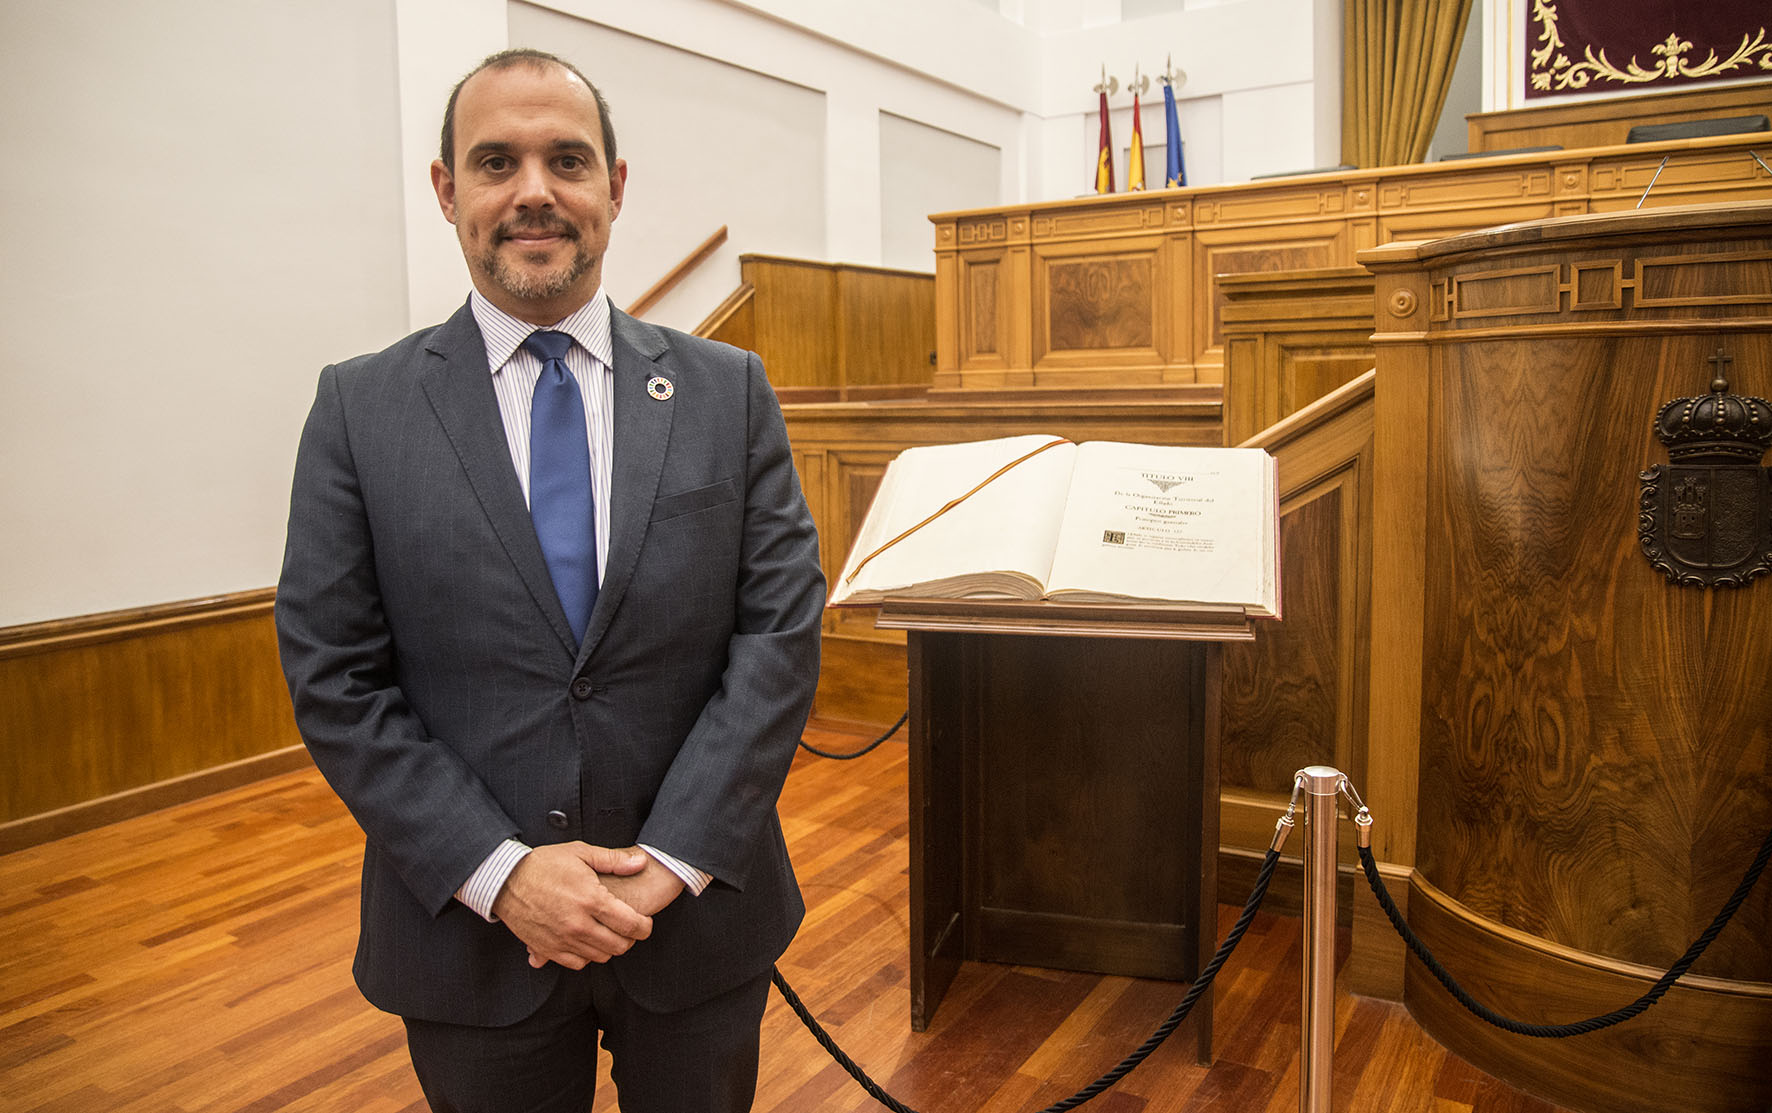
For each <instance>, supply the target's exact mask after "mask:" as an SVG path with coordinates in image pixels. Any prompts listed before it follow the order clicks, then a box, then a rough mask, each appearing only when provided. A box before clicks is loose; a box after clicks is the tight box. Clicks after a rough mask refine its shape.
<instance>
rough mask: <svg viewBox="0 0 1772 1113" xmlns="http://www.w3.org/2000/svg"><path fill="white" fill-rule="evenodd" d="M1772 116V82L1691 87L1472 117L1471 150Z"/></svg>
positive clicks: (1611, 141) (1591, 143)
mask: <svg viewBox="0 0 1772 1113" xmlns="http://www.w3.org/2000/svg"><path fill="white" fill-rule="evenodd" d="M1750 115H1767V116H1772V82H1767V81H1761V82H1754V83H1752V84H1748V85H1731V86H1728V87H1726V88H1721V89H1718V88H1709V89H1686V90H1684V91H1679V92H1669V93H1651V94H1649V95H1647V96H1641V97H1610V98H1607V99H1605V100H1589V101H1579V102H1577V103H1574V104H1570V103H1566V102H1555V101H1553V102H1550V103H1541V104H1535V105H1531V106H1528V107H1526V108H1514V109H1508V110H1505V111H1499V112H1473V113H1471V114H1469V115H1467V116H1466V117H1465V118H1464V119H1465V126H1466V128H1467V130H1468V132H1469V139H1470V146H1469V149H1470V150H1472V151H1506V150H1512V149H1514V148H1518V147H1543V146H1547V145H1551V144H1555V145H1558V146H1562V147H1609V146H1614V145H1617V144H1621V143H1623V142H1624V140H1625V136H1626V135H1628V134H1629V133H1630V129H1631V128H1633V127H1635V126H1636V125H1638V124H1671V123H1677V122H1680V121H1683V120H1709V119H1716V118H1718V117H1721V116H1750Z"/></svg>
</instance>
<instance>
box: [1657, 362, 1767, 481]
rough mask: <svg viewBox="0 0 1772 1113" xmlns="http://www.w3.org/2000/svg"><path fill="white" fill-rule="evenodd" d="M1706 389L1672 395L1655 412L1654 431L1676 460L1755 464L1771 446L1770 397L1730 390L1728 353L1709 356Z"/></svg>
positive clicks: (1683, 461)
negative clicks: (1711, 372) (1713, 370)
mask: <svg viewBox="0 0 1772 1113" xmlns="http://www.w3.org/2000/svg"><path fill="white" fill-rule="evenodd" d="M1712 362H1713V363H1716V364H1717V377H1716V378H1715V379H1712V380H1711V384H1710V393H1709V394H1700V395H1697V396H1695V397H1692V398H1675V399H1674V400H1673V401H1672V402H1669V403H1667V404H1666V405H1665V406H1663V407H1661V411H1660V412H1659V413H1657V414H1656V415H1655V435H1656V436H1658V437H1660V438H1661V443H1662V444H1664V445H1666V446H1667V458H1668V459H1669V460H1671V461H1673V462H1674V463H1676V464H1757V463H1759V462H1760V457H1762V456H1764V455H1765V454H1766V449H1767V448H1768V447H1772V403H1769V402H1767V401H1766V400H1765V399H1764V398H1753V397H1749V396H1747V395H1742V394H1732V393H1730V391H1729V380H1728V379H1726V378H1724V377H1723V365H1724V364H1725V363H1727V362H1728V357H1727V356H1721V355H1719V356H1717V357H1713V358H1712Z"/></svg>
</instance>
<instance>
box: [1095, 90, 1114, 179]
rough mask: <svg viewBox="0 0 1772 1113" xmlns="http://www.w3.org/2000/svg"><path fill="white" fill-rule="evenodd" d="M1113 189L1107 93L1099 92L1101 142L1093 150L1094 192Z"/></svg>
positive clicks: (1112, 158)
mask: <svg viewBox="0 0 1772 1113" xmlns="http://www.w3.org/2000/svg"><path fill="white" fill-rule="evenodd" d="M1113 191H1114V137H1113V135H1112V134H1111V133H1110V132H1109V131H1108V113H1107V94H1106V93H1105V92H1104V93H1102V94H1101V144H1100V146H1099V147H1097V148H1096V151H1095V192H1097V193H1112V192H1113Z"/></svg>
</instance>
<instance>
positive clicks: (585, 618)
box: [277, 50, 824, 1113]
mask: <svg viewBox="0 0 1772 1113" xmlns="http://www.w3.org/2000/svg"><path fill="white" fill-rule="evenodd" d="M431 177H432V183H433V185H434V186H435V188H436V192H437V198H438V201H439V203H440V205H441V206H442V210H443V214H444V216H445V217H446V218H447V219H449V220H450V222H451V223H453V224H454V225H455V226H456V230H457V236H458V238H459V239H460V241H461V245H462V251H463V254H464V255H465V257H466V259H467V262H468V268H469V271H470V273H471V276H472V279H473V284H474V293H473V294H472V295H471V296H470V298H469V302H468V304H467V305H465V306H463V308H462V309H461V310H459V311H458V312H457V313H456V314H455V315H454V316H453V317H451V318H450V319H449V320H448V321H447V322H445V323H444V324H442V325H440V326H438V327H436V328H432V329H426V330H424V331H422V332H419V333H416V334H414V335H413V336H410V337H408V338H406V339H405V340H402V341H400V342H399V343H397V344H395V345H394V346H393V347H391V348H388V349H387V350H386V351H383V352H380V353H378V354H375V355H371V356H364V357H360V358H358V359H354V360H350V361H348V362H345V363H342V364H338V365H335V366H332V367H328V368H326V370H325V371H324V372H323V373H322V375H321V378H320V385H319V392H318V395H317V397H316V400H315V402H314V407H313V410H312V412H311V414H310V415H309V418H308V422H307V426H306V429H305V430H304V432H303V434H302V441H301V447H300V452H299V455H298V459H297V463H296V473H295V482H294V491H293V495H292V499H291V507H290V519H289V539H288V547H287V550H286V553H285V557H284V566H283V574H282V578H281V581H280V583H279V588H278V595H277V628H278V634H279V639H280V644H281V649H282V656H283V664H284V669H285V672H286V674H287V676H288V680H289V686H290V692H291V695H292V697H293V700H294V704H295V709H296V717H297V721H298V723H299V724H300V727H301V731H302V735H303V737H304V739H305V740H306V741H307V744H308V747H309V749H310V751H311V752H312V753H313V756H314V761H315V764H316V765H318V766H319V768H320V770H321V771H322V772H323V773H324V774H325V775H326V778H327V780H328V781H329V782H330V783H331V784H332V786H333V787H334V788H335V789H336V790H337V792H338V794H339V795H340V797H341V798H342V799H343V800H344V801H345V803H346V804H347V805H348V806H349V807H350V809H351V812H352V814H353V815H354V816H355V817H356V819H357V821H358V822H359V823H360V824H361V825H362V826H363V829H364V830H365V832H366V833H367V836H368V839H367V847H366V850H365V853H364V861H363V906H362V930H361V935H360V938H359V944H358V950H357V958H356V963H355V968H354V969H355V973H356V977H357V982H358V984H359V986H360V987H361V988H362V990H363V993H364V995H365V996H366V997H368V998H369V1000H370V1001H371V1002H372V1003H374V1004H375V1005H377V1006H378V1007H380V1008H383V1009H386V1010H388V1011H390V1012H393V1013H397V1014H399V1015H400V1016H401V1017H403V1018H404V1019H405V1022H406V1026H407V1033H408V1043H409V1046H410V1049H411V1052H412V1058H413V1065H414V1068H415V1070H416V1071H417V1073H418V1076H419V1080H420V1083H421V1084H422V1086H423V1087H424V1090H425V1094H426V1097H427V1098H428V1099H429V1100H430V1101H431V1103H432V1105H433V1107H434V1108H436V1109H439V1110H463V1111H467V1110H487V1111H491V1110H501V1111H502V1110H538V1111H539V1110H575V1111H577V1110H584V1109H588V1108H589V1106H590V1101H591V1095H592V1090H593V1087H594V1085H595V1080H596V1046H595V1045H596V1042H597V1039H598V1037H599V1034H601V1038H602V1041H603V1044H604V1046H605V1047H607V1048H609V1049H610V1050H611V1052H612V1053H613V1055H614V1068H613V1074H614V1078H615V1082H616V1087H617V1089H618V1091H619V1093H620V1099H621V1105H622V1108H623V1109H624V1110H627V1111H629V1113H646V1111H649V1110H650V1111H657V1113H666V1111H668V1113H688V1111H693V1110H704V1109H705V1110H742V1109H748V1108H749V1107H750V1104H751V1100H752V1097H753V1095H754V1092H755V1085H756V1071H757V1042H758V1025H759V1023H760V1021H761V1017H762V1011H763V1005H764V1000H765V997H766V995H767V992H768V973H769V969H770V966H771V964H772V963H773V962H774V960H775V959H776V958H777V957H778V956H779V955H780V954H781V952H782V951H783V950H784V949H785V948H786V946H787V943H788V941H789V939H790V938H792V936H793V933H794V931H795V929H796V928H797V926H798V925H799V922H800V918H801V916H802V915H803V913H804V906H803V905H802V903H801V901H800V896H799V890H798V887H797V885H796V884H795V881H794V877H793V872H792V869H791V867H790V866H789V864H788V859H787V853H786V849H785V846H784V844H783V841H782V835H781V829H780V825H779V823H778V822H777V818H776V814H775V803H776V799H777V797H778V795H779V793H780V790H781V785H782V781H783V779H784V778H785V777H786V774H787V769H788V766H789V764H790V762H791V760H792V758H793V754H794V748H795V744H796V742H797V741H798V739H799V736H800V733H801V731H802V729H803V727H804V724H805V720H806V716H807V713H808V710H809V708H810V705H811V698H812V692H813V688H814V686H815V683H816V680H817V674H818V646H819V616H820V612H821V610H822V607H823V604H824V580H823V577H822V575H821V574H820V572H819V564H818V542H817V537H816V535H815V534H814V532H813V527H812V521H811V517H810V515H809V514H808V512H807V509H806V504H805V500H804V498H803V497H802V495H801V492H800V489H799V485H798V481H797V479H796V477H795V474H794V468H793V462H792V459H791V456H790V454H789V449H788V443H787V435H786V430H785V427H784V425H783V422H782V418H781V412H780V408H779V406H778V405H777V404H776V401H775V396H774V394H773V393H772V392H771V391H770V389H769V386H768V384H767V382H766V381H765V379H764V377H763V372H762V367H761V365H760V364H759V362H758V360H757V358H756V357H755V356H754V355H751V354H749V353H745V352H741V351H738V350H736V349H733V348H729V347H726V346H724V345H719V344H714V343H711V342H708V341H703V340H698V339H695V338H693V337H688V336H684V335H682V334H680V333H676V332H671V331H668V330H665V329H660V328H655V327H652V326H650V325H646V324H643V323H641V322H639V321H636V320H633V319H632V318H630V317H628V316H626V315H625V314H622V313H620V312H618V311H615V310H613V309H612V308H610V307H609V305H608V302H607V300H606V299H605V297H604V295H603V293H602V260H603V253H604V250H605V248H606V247H607V244H608V240H609V230H610V225H611V223H612V222H613V220H614V219H615V217H616V215H617V213H619V212H620V209H621V201H622V195H623V191H624V189H625V186H626V180H627V166H626V163H625V162H624V161H622V160H621V159H618V158H616V157H615V136H614V131H613V129H612V127H611V125H610V120H609V115H608V111H607V107H606V105H604V103H603V99H602V96H601V94H600V93H598V92H597V91H596V90H595V88H594V87H593V86H591V84H590V83H589V82H588V81H587V80H585V78H584V76H583V75H582V74H580V73H579V72H578V71H577V70H576V69H574V68H573V67H571V66H570V65H568V64H566V63H564V62H562V61H560V60H559V59H557V58H554V57H553V56H551V55H546V54H541V53H539V52H535V51H525V50H517V51H507V52H504V53H503V54H499V55H494V56H493V57H492V58H489V59H487V60H486V61H485V62H484V63H482V64H481V66H480V67H479V68H477V69H476V70H475V71H474V72H472V73H471V74H469V75H468V77H466V78H465V79H463V81H462V83H461V84H459V85H457V87H456V89H455V91H454V92H453V93H452V94H451V96H450V101H449V106H448V109H447V111H446V114H445V119H444V127H443V147H442V157H441V158H439V160H438V161H437V162H436V163H434V164H433V166H432V169H431ZM562 430H564V431H565V433H564V434H563V433H562ZM562 461H565V462H564V463H562ZM575 461H576V462H575Z"/></svg>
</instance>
